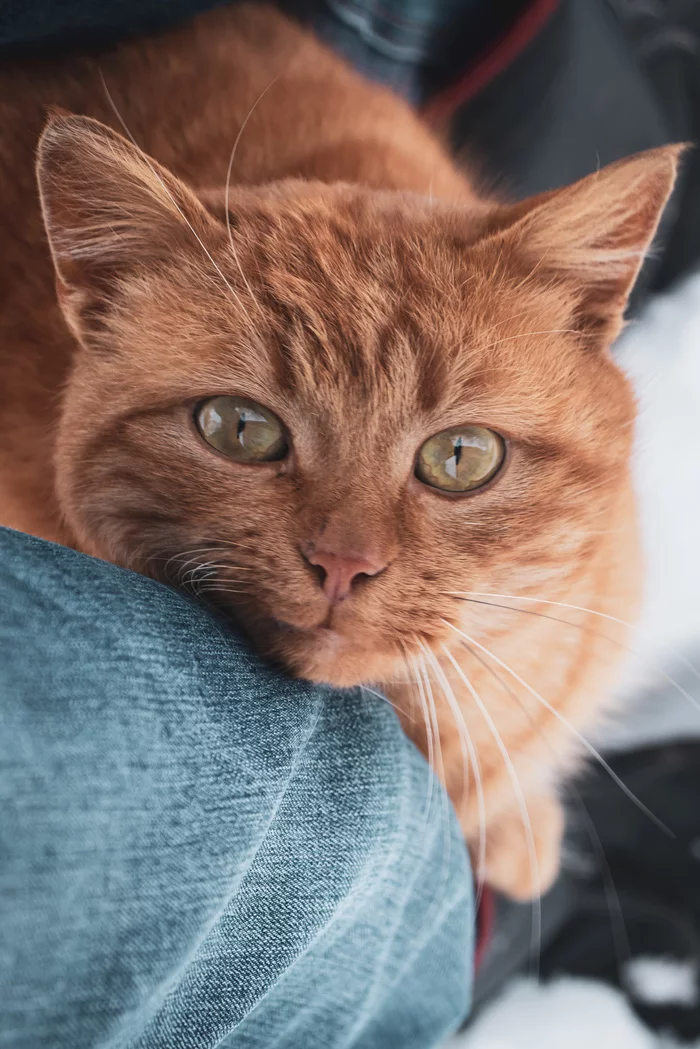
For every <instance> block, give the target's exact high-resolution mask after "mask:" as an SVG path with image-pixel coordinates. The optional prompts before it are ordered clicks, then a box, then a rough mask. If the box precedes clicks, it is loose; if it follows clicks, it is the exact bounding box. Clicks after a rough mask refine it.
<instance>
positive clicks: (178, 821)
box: [0, 529, 472, 1049]
mask: <svg viewBox="0 0 700 1049" xmlns="http://www.w3.org/2000/svg"><path fill="white" fill-rule="evenodd" d="M0 595H1V597H0V900H1V907H2V914H1V915H0V1046H2V1047H11V1049H84V1047H88V1046H89V1047H94V1049H127V1047H128V1049H137V1047H138V1049H207V1047H210V1046H224V1047H230V1049H334V1047H343V1049H351V1047H357V1049H394V1047H395V1049H427V1047H428V1046H433V1045H435V1044H436V1043H437V1042H438V1041H439V1039H440V1038H441V1037H442V1036H443V1035H444V1034H445V1032H447V1031H448V1030H450V1029H451V1028H454V1027H455V1026H456V1025H457V1024H458V1022H459V1021H460V1020H461V1019H462V1018H463V1017H464V1015H465V1014H466V1012H467V1009H468V999H469V992H470V983H471V968H472V960H471V952H472V942H471V941H472V899H471V881H470V873H469V868H468V860H467V855H466V850H465V848H464V844H463V841H462V838H461V835H460V833H459V829H458V827H457V823H456V820H455V818H454V815H453V813H452V810H451V809H450V807H449V806H448V804H447V801H446V798H445V795H444V794H443V793H442V792H441V791H439V789H438V787H437V785H436V784H435V783H434V781H433V780H432V779H431V778H430V776H429V773H428V769H427V766H426V764H425V762H424V761H423V759H422V758H421V757H420V755H419V754H418V753H417V751H416V750H415V749H414V748H413V747H412V745H411V744H410V743H408V741H407V740H406V739H405V737H404V736H403V734H402V732H401V731H400V729H399V725H398V722H397V720H396V718H395V715H394V713H393V711H392V710H391V708H390V707H389V705H388V704H386V703H382V702H381V701H380V700H379V699H377V698H376V697H374V696H372V695H369V694H367V693H361V692H359V691H348V692H333V691H330V690H324V689H320V688H314V687H311V686H309V685H307V684H304V683H300V682H294V681H291V680H288V679H286V678H285V677H283V676H282V675H280V674H278V673H277V672H276V671H274V670H273V669H271V668H269V667H267V666H265V665H264V664H262V663H261V662H259V661H258V660H257V659H256V657H255V656H254V655H253V654H251V653H250V652H249V651H248V649H247V648H246V646H245V644H244V643H243V642H242V641H241V640H240V639H239V638H237V637H236V636H234V635H233V634H232V633H231V632H230V631H229V629H228V627H227V625H226V623H225V622H224V621H223V620H220V619H217V618H216V617H214V616H213V615H212V614H210V613H209V612H207V611H206V610H204V609H203V608H201V607H199V606H197V605H195V604H194V603H192V602H190V601H189V600H188V599H187V598H185V597H183V596H182V595H181V594H178V593H176V592H174V591H171V590H169V589H168V588H166V587H163V586H161V585H159V584H158V583H155V582H153V581H151V580H148V579H145V578H143V577H141V576H139V575H135V574H134V573H131V572H126V571H123V570H121V569H118V568H115V567H114V566H112V565H109V564H106V563H105V562H102V561H98V560H95V559H92V558H88V557H85V556H83V555H81V554H78V553H76V552H74V551H72V550H68V549H65V548H63V547H59V546H54V545H52V544H50V543H45V542H43V541H41V540H37V539H33V538H30V537H28V536H24V535H21V534H19V533H17V532H10V531H8V530H3V529H0ZM429 795H432V803H431V805H430V811H429V814H428V817H427V819H426V804H427V800H428V796H429Z"/></svg>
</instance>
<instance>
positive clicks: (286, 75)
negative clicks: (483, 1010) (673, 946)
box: [0, 6, 678, 897]
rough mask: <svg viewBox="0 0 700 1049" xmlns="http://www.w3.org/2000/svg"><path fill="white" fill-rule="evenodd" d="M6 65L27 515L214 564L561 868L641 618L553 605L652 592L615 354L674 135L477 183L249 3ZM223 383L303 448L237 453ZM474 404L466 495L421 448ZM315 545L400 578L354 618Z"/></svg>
mask: <svg viewBox="0 0 700 1049" xmlns="http://www.w3.org/2000/svg"><path fill="white" fill-rule="evenodd" d="M0 78H1V79H2V81H3V86H4V88H5V90H2V91H0V99H2V101H1V102H0V127H2V140H1V141H2V166H1V167H0V186H1V188H2V195H1V197H0V200H1V201H2V203H1V204H0V208H1V209H2V210H1V215H2V223H3V226H4V233H5V235H4V244H5V252H4V255H3V257H2V259H0V289H1V290H0V295H2V307H1V308H0V318H1V320H0V324H1V328H0V369H1V375H2V389H3V402H2V409H1V410H2V418H1V429H0V478H1V480H0V483H1V485H2V499H1V505H2V514H3V522H4V523H6V524H9V525H11V526H13V527H16V528H20V529H24V530H26V531H30V532H34V533H36V534H38V535H42V536H45V537H47V538H51V539H56V540H58V541H60V542H65V543H69V544H72V545H75V546H77V547H78V548H80V549H82V550H85V551H87V552H89V553H92V554H95V555H97V556H100V557H105V558H107V559H110V560H113V561H115V562H117V563H119V564H122V565H126V566H129V567H131V568H135V569H137V570H139V571H142V572H146V573H149V574H152V575H155V576H157V577H159V578H162V579H166V580H168V579H170V580H174V581H175V582H179V583H180V584H182V585H186V584H187V583H188V582H189V583H190V584H196V589H197V591H198V592H199V593H200V594H201V595H202V596H204V597H206V598H207V599H209V600H212V601H214V602H216V603H217V604H218V605H220V606H221V607H223V608H224V610H225V611H226V612H227V613H229V614H230V615H232V616H233V617H234V618H235V619H236V620H237V621H238V622H239V623H240V624H241V625H242V626H243V628H244V629H245V630H246V631H247V632H248V633H249V634H250V636H251V637H252V639H253V641H254V643H255V644H256V645H257V647H258V648H259V649H260V650H261V651H262V652H263V653H264V654H265V655H267V656H268V657H271V658H273V659H275V660H277V661H279V662H280V663H282V665H284V666H285V667H286V668H287V669H288V670H290V671H291V672H292V673H294V674H297V675H300V676H303V677H307V678H310V679H311V680H315V681H323V682H329V683H332V684H335V685H341V686H347V685H355V684H364V683H369V682H374V683H381V684H382V687H383V688H384V689H385V690H387V692H388V694H389V695H390V696H391V699H392V701H393V702H394V703H395V704H396V706H397V708H398V709H399V711H400V714H401V717H402V719H403V722H404V725H405V727H406V730H407V731H408V732H409V734H410V735H412V737H413V738H414V739H415V740H416V742H417V743H418V744H419V745H420V746H422V747H423V749H424V750H425V752H426V753H427V754H428V755H429V756H430V757H431V758H432V760H433V763H434V765H435V767H436V769H437V771H438V773H439V774H440V775H441V776H442V777H443V779H444V780H445V782H446V784H447V786H448V789H449V791H450V794H451V796H452V798H453V800H454V802H455V804H456V806H457V808H458V811H459V813H460V816H461V819H462V823H463V826H464V829H465V834H466V836H467V839H468V841H469V843H470V845H471V846H472V847H473V849H474V852H475V855H476V857H477V864H478V869H479V873H480V875H482V876H485V877H486V878H487V879H488V880H489V881H490V882H491V883H492V884H494V885H495V886H497V887H499V888H502V889H503V890H505V891H507V892H509V893H511V894H512V895H514V896H518V897H527V896H529V895H532V894H533V893H537V892H539V891H540V890H541V889H542V888H543V887H545V886H546V885H547V884H549V882H550V881H551V879H552V878H553V876H554V874H555V872H556V869H557V865H558V851H559V839H560V835H561V823H562V820H561V814H560V810H559V806H558V803H557V801H556V798H555V785H556V780H557V777H558V776H559V775H560V774H561V773H562V772H564V771H566V770H568V769H569V768H570V767H571V763H572V761H573V760H574V756H575V754H576V753H577V752H581V750H582V747H583V746H584V745H583V744H582V742H581V735H580V734H581V733H582V732H583V731H585V727H586V725H587V724H588V723H589V722H590V721H591V720H592V719H593V718H594V716H595V715H596V712H597V711H598V710H599V708H600V707H601V705H602V704H603V703H604V701H605V699H606V696H607V695H608V693H609V690H610V685H611V681H612V678H613V674H614V668H615V666H616V663H617V660H618V656H619V649H618V648H617V647H616V645H615V644H614V643H613V644H611V643H610V641H609V640H607V639H606V638H605V637H603V636H602V635H603V634H607V635H610V636H612V637H613V639H614V641H618V642H619V641H620V640H621V639H622V638H623V636H624V633H625V630H624V628H623V627H619V628H618V627H616V626H615V625H614V624H612V623H610V622H609V621H608V622H606V629H605V630H602V631H601V627H600V621H599V619H598V618H597V617H596V616H594V615H593V614H589V613H587V612H579V611H575V610H573V609H570V610H569V611H568V613H567V614H566V615H564V616H562V615H561V609H559V608H558V607H557V606H553V605H551V604H547V603H546V602H547V601H550V602H551V601H560V602H567V603H568V604H569V605H576V606H581V607H582V608H592V609H595V610H597V611H599V612H603V613H606V614H608V615H612V616H616V617H619V618H620V619H624V620H628V619H630V618H631V617H632V616H633V615H634V611H635V607H636V603H637V597H638V576H639V570H638V561H637V552H636V551H637V542H636V526H635V519H634V518H635V515H634V508H633V500H632V495H631V488H630V477H629V457H630V448H631V442H632V430H633V421H634V413H635V409H634V400H633V397H632V394H631V392H630V389H629V387H628V384H627V382H626V380H625V379H624V378H623V376H622V374H621V373H620V372H619V370H618V369H617V368H616V367H615V366H614V364H613V363H612V361H611V359H610V357H609V356H608V354H607V348H608V346H609V344H610V342H611V341H612V339H613V338H614V337H615V336H616V335H617V333H618V331H619V330H620V327H621V323H622V313H623V309H624V305H625V301H626V298H627V295H628V293H629V290H630V287H631V285H632V283H633V281H634V278H635V275H636V272H637V269H638V267H639V264H640V261H641V258H642V256H643V253H644V251H645V250H646V247H647V246H648V244H649V241H650V239H651V237H652V235H653V233H654V230H655V227H656V224H657V221H658V218H659V215H660V213H661V210H662V208H663V206H664V203H665V201H666V199H667V197H668V194H669V192H670V190H671V187H672V184H673V178H674V173H675V167H676V160H677V154H678V150H677V149H674V148H668V149H662V150H658V151H654V152H652V153H649V154H646V155H640V156H638V157H634V158H631V159H629V160H628V161H624V162H621V163H619V164H617V165H615V166H613V167H611V168H609V169H605V170H603V171H601V172H600V173H598V174H597V175H595V176H593V177H591V178H589V179H587V180H585V181H584V182H582V183H579V184H577V185H576V186H573V187H569V188H568V189H564V190H561V191H557V192H553V193H550V194H547V195H545V196H543V197H541V198H537V199H535V200H532V201H528V202H525V203H524V204H519V205H515V206H505V205H499V204H497V203H495V202H491V201H488V200H482V199H480V198H479V197H478V195H477V194H476V193H475V191H474V190H473V188H472V187H471V186H470V184H469V182H468V181H467V179H466V178H465V177H464V176H463V175H462V174H460V173H459V172H458V171H457V170H456V169H455V168H454V167H453V165H452V163H451V161H450V160H449V158H448V157H447V156H446V154H445V153H444V151H443V150H442V147H441V146H440V144H439V143H438V142H437V140H435V139H434V138H433V137H432V136H431V134H430V133H429V131H428V130H427V129H426V128H425V127H423V125H422V124H421V123H420V122H419V120H418V119H417V117H416V116H415V115H414V114H413V113H412V112H411V111H410V110H409V109H408V108H407V107H406V106H405V105H404V104H403V103H402V102H400V101H399V100H397V99H396V98H394V97H393V96H392V95H391V94H389V93H388V92H386V91H384V90H382V89H380V88H378V87H375V86H372V85H369V84H367V83H365V82H364V81H362V80H361V79H360V78H359V77H357V76H356V75H355V74H354V73H353V72H352V71H351V70H349V69H348V68H346V66H345V65H343V63H342V62H340V61H339V60H338V59H336V58H335V57H333V56H332V55H330V54H329V53H328V52H327V51H325V50H324V49H323V48H322V47H321V46H320V45H319V44H318V43H316V42H315V41H314V40H313V39H312V38H311V37H309V36H307V35H306V34H305V33H304V32H302V31H301V30H300V29H298V28H297V27H295V26H293V25H292V24H291V23H289V22H288V21H286V20H285V19H284V18H283V17H282V16H281V15H279V14H277V13H275V12H274V11H272V10H269V9H265V8H261V7H257V6H256V7H251V8H246V7H245V6H243V7H235V8H231V9H224V10H220V11H215V12H213V13H211V14H208V15H206V16H203V17H201V18H199V19H198V20H196V21H195V22H193V23H192V24H191V25H190V26H187V27H184V28H182V29H180V30H178V31H176V32H173V33H170V34H167V35H164V36H163V37H160V38H157V39H153V40H150V41H136V42H131V43H129V44H127V45H124V46H122V47H120V48H118V49H116V50H115V51H113V52H110V53H109V54H106V55H102V56H100V58H99V61H97V60H96V59H90V58H84V59H79V60H78V59H70V60H66V61H63V62H59V63H55V64H40V65H37V66H35V67H27V66H26V65H25V66H15V67H5V68H4V70H3V71H2V72H1V73H0ZM105 85H106V88H105ZM106 89H107V90H108V92H109V96H108V94H107V90H106ZM110 98H111V99H112V101H111V102H110ZM47 105H54V106H60V107H62V108H63V109H65V110H71V111H74V112H77V113H80V114H87V116H82V115H81V116H72V115H70V114H68V113H54V115H53V117H52V118H51V119H50V121H49V123H48V126H47V127H46V129H45V130H44V132H43V135H42V137H41V141H40V145H39V160H38V179H39V189H40V196H41V205H42V208H43V220H44V224H45V232H44V227H43V226H42V215H41V210H40V207H39V202H38V200H37V196H36V190H35V185H34V182H33V173H32V158H33V154H34V151H35V149H36V144H37V141H38V140H39V136H40V132H41V127H42V124H43V123H44V111H45V107H46V106H47ZM117 114H118V116H117ZM94 118H97V119H94ZM120 120H123V124H124V127H125V128H128V133H129V135H130V136H133V141H132V142H130V141H128V140H127V138H125V137H123V136H122V135H120V134H118V133H117V132H116V131H115V130H113V129H110V128H109V127H107V126H105V125H109V124H111V125H112V126H113V128H119V124H120ZM98 121H100V122H98ZM122 130H123V129H122ZM134 142H135V143H138V147H137V146H136V145H135V144H133V143H134ZM234 143H235V146H234ZM232 147H234V148H233V152H232ZM229 175H230V178H229V177H228V176H229ZM46 235H48V244H47V242H46ZM51 256H53V266H52V261H51ZM54 268H55V276H54ZM54 282H55V287H54ZM55 289H57V292H58V294H57V295H56V290H55ZM215 394H237V395H240V396H244V397H246V398H249V399H251V400H254V401H257V402H259V403H261V404H263V405H265V406H266V407H267V408H269V409H271V410H272V411H273V412H275V413H276V414H277V415H278V416H279V418H280V419H282V420H283V422H284V424H285V426H286V428H287V430H288V432H289V434H290V436H291V452H290V455H289V456H288V457H287V458H285V459H284V460H282V461H281V462H274V463H268V464H264V465H256V466H251V465H248V464H239V463H236V462H234V461H231V460H229V459H226V458H224V457H223V456H221V455H218V454H217V453H215V452H214V451H212V449H211V448H210V447H209V446H207V445H206V444H205V443H204V442H203V440H202V439H201V437H200V436H199V434H198V433H197V431H196V428H195V426H194V423H193V409H194V406H195V405H196V404H197V402H198V401H200V400H201V399H202V398H205V397H207V396H211V395H215ZM464 424H472V425H481V426H485V427H489V428H491V429H493V430H496V431H498V432H499V433H500V434H501V435H503V437H504V438H505V440H506V442H507V449H508V451H507V461H506V464H505V467H504V468H503V469H502V470H501V471H500V473H499V474H498V475H497V477H496V478H495V479H494V481H493V482H491V483H489V484H488V485H486V486H485V487H484V488H482V489H479V490H478V491H476V492H474V493H473V494H472V495H470V496H468V497H459V498H457V497H454V496H448V495H444V494H441V493H439V492H438V491H436V490H435V489H430V488H428V487H427V486H426V485H424V484H422V483H421V482H420V481H419V480H418V479H417V478H416V476H415V475H414V464H415V458H416V454H417V451H418V448H419V447H420V445H421V444H422V442H423V441H425V440H426V439H427V438H428V437H430V436H431V435H432V434H434V433H436V432H438V431H441V430H444V429H445V428H447V427H449V426H458V425H464ZM321 547H322V548H323V549H324V550H329V551H331V552H332V556H339V557H352V558H356V559H362V560H363V561H364V562H367V563H372V564H377V565H380V566H381V568H382V570H381V571H380V572H378V574H377V575H376V576H368V575H365V576H362V577H360V578H359V579H358V580H357V581H356V583H355V584H354V585H353V588H352V591H351V594H350V596H349V598H348V599H347V600H344V601H342V602H339V603H337V604H335V605H333V606H332V607H329V603H328V600H327V597H326V596H325V594H324V591H323V589H322V587H321V586H320V585H319V575H318V572H317V571H316V570H314V568H313V566H312V564H310V563H309V560H308V559H307V558H308V556H309V551H311V552H312V553H313V551H315V550H317V549H321ZM484 595H507V596H503V597H500V598H499V597H497V596H496V597H494V596H484ZM523 597H527V598H541V599H542V602H541V603H537V604H535V603H530V604H527V605H524V604H523V603H522V602H521V601H520V600H519V599H520V598H523ZM561 619H567V620H569V621H570V622H571V623H573V624H574V625H573V626H571V625H566V624H562V622H561Z"/></svg>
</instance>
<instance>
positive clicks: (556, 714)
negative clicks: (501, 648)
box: [441, 619, 675, 838]
mask: <svg viewBox="0 0 700 1049" xmlns="http://www.w3.org/2000/svg"><path fill="white" fill-rule="evenodd" d="M441 622H442V623H444V625H445V626H447V627H449V628H450V629H451V630H454V632H455V633H456V634H459V636H460V637H462V638H464V640H465V641H468V642H469V644H470V645H475V646H476V648H478V649H479V650H480V651H481V652H483V653H484V654H485V655H487V656H489V658H491V659H493V660H494V662H495V663H497V664H498V665H499V666H500V667H501V668H502V669H503V670H505V672H506V673H507V674H510V675H511V677H512V678H513V679H514V680H515V681H517V682H518V684H519V685H522V687H523V688H524V689H526V690H527V691H528V692H529V693H530V695H531V696H533V697H534V698H535V699H536V700H537V701H538V702H539V703H541V704H542V706H543V707H545V709H546V710H548V711H549V712H550V714H552V716H553V717H555V718H556V719H557V721H559V722H560V723H561V724H562V725H564V726H565V727H566V728H567V729H568V730H569V732H571V733H572V735H573V736H575V738H576V739H577V740H578V741H579V743H580V744H581V745H582V746H583V747H584V748H585V749H586V750H587V751H588V753H589V754H590V755H591V756H592V757H594V758H595V759H596V761H597V762H598V764H599V765H600V766H601V768H603V769H605V771H606V772H607V774H608V775H609V776H610V778H611V779H612V780H613V782H614V783H616V784H617V786H618V787H619V788H620V790H621V791H622V792H623V794H624V795H625V796H626V797H627V798H629V800H630V801H631V802H632V803H633V804H634V805H636V806H637V808H638V809H639V810H640V812H643V813H644V815H645V816H647V817H648V819H650V820H651V821H652V823H653V824H654V825H655V826H656V827H658V828H659V830H662V831H663V832H664V834H666V835H668V836H669V837H670V838H674V837H675V835H674V834H673V832H672V831H671V830H669V828H668V827H667V826H666V824H665V823H663V821H662V820H660V819H659V817H658V816H656V815H655V814H654V813H653V812H652V811H651V809H649V808H647V806H646V805H645V804H644V802H642V801H640V800H639V798H638V797H637V796H636V794H634V793H633V792H632V791H631V790H630V788H629V787H628V786H627V784H626V783H625V782H624V780H622V779H620V777H619V776H618V774H617V773H616V772H615V770H614V769H613V768H612V767H611V766H610V765H609V764H608V762H607V761H606V760H605V758H604V757H603V756H602V754H599V753H598V751H597V750H596V749H595V747H594V746H593V744H592V743H590V742H589V741H588V740H587V739H586V737H585V736H584V735H583V734H582V733H581V732H579V731H578V729H577V728H575V726H574V725H572V724H571V723H570V722H569V721H567V719H566V718H565V717H564V715H563V714H561V713H560V712H559V711H558V710H557V709H556V708H555V707H553V706H552V704H551V703H548V702H547V700H546V699H544V698H543V697H542V696H541V695H540V694H539V692H537V691H536V690H535V689H534V688H533V687H532V686H531V685H529V684H528V683H527V681H525V680H523V678H521V677H520V675H519V674H517V673H516V672H515V670H513V669H512V668H511V667H509V666H508V664H507V663H504V662H503V660H502V659H499V658H498V656H497V655H496V654H495V653H494V652H491V651H490V649H488V648H485V647H484V646H483V645H482V644H480V642H479V641H477V640H476V639H475V638H473V637H470V636H469V635H468V634H465V633H464V631H462V630H459V629H458V627H456V626H454V625H453V624H452V623H450V622H448V620H446V619H441Z"/></svg>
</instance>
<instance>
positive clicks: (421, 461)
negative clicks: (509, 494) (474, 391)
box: [416, 426, 506, 492]
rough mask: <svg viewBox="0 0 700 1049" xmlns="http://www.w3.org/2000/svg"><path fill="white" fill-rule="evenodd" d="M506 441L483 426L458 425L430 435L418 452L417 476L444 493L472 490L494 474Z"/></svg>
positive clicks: (503, 452) (500, 461) (502, 457)
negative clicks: (432, 435)
mask: <svg viewBox="0 0 700 1049" xmlns="http://www.w3.org/2000/svg"><path fill="white" fill-rule="evenodd" d="M505 452H506V448H505V444H504V442H503V438H502V437H499V435H498V434H497V433H494V432H493V430H487V429H485V427H483V426H455V427H454V429H452V430H443V431H442V432H441V433H436V434H435V436H434V437H430V438H429V439H428V440H427V441H426V442H425V444H424V445H423V446H422V448H421V450H420V451H419V452H418V461H417V463H416V476H417V477H418V479H419V480H421V481H423V483H424V484H429V485H430V486H431V487H432V488H439V489H440V490H441V491H443V492H470V491H472V490H473V489H474V488H479V487H480V486H481V485H482V484H486V482H487V481H490V480H491V478H492V477H493V476H494V474H495V473H496V471H497V470H498V468H499V466H500V465H501V463H502V462H503V459H504V457H505Z"/></svg>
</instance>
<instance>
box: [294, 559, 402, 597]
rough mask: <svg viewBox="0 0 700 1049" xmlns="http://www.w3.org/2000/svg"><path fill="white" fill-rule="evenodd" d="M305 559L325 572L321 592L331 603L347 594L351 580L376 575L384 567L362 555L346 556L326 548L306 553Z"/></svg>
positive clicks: (384, 566) (350, 586) (350, 587)
mask: <svg viewBox="0 0 700 1049" xmlns="http://www.w3.org/2000/svg"><path fill="white" fill-rule="evenodd" d="M306 559H307V561H308V562H309V564H312V565H318V567H319V568H321V569H322V571H323V572H324V573H325V578H324V580H323V584H322V585H323V592H324V594H325V595H326V597H327V598H328V600H329V601H330V602H331V603H332V604H335V603H337V602H338V601H342V600H343V599H344V598H346V597H347V596H348V594H349V593H350V590H351V589H352V584H353V581H354V580H355V579H357V577H358V576H361V575H365V576H371V575H378V574H379V573H380V572H381V571H382V570H383V569H384V568H386V565H384V564H379V563H378V562H376V561H370V560H368V559H367V558H364V557H347V556H345V555H344V554H333V553H331V552H330V551H327V550H314V552H313V553H311V554H307V555H306Z"/></svg>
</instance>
